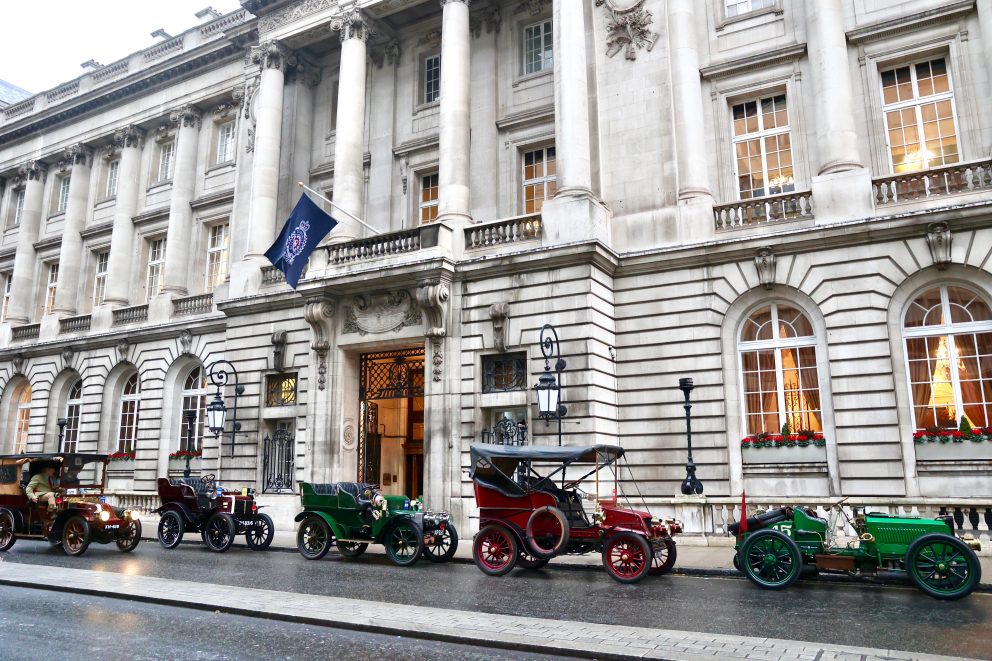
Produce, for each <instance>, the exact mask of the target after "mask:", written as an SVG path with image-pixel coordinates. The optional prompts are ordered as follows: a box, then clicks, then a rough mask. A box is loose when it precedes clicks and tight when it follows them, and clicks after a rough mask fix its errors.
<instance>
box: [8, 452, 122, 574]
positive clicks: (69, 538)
mask: <svg viewBox="0 0 992 661" xmlns="http://www.w3.org/2000/svg"><path fill="white" fill-rule="evenodd" d="M107 463H108V459H107V456H106V455H103V454H78V453H57V454H19V455H4V456H0V551H6V550H7V549H9V548H10V547H12V546H13V545H14V542H16V541H17V539H18V538H20V537H23V538H24V539H44V540H47V541H48V543H49V544H51V545H52V546H56V547H61V548H62V550H63V551H65V553H66V554H68V555H82V554H83V553H85V552H86V549H87V548H88V547H89V545H90V544H91V543H92V542H97V543H99V544H109V543H111V542H115V543H116V544H117V548H118V549H120V550H121V551H123V552H124V553H130V552H131V551H133V550H134V549H135V547H137V546H138V543H139V542H140V541H141V519H140V518H139V515H138V512H136V511H134V510H127V509H121V508H117V507H112V506H111V505H109V504H107V502H106V498H105V497H104V490H105V488H106V483H107ZM47 467H54V468H55V476H54V478H53V481H54V482H55V492H56V498H55V503H56V504H55V508H54V509H53V510H49V508H48V506H47V505H46V504H44V503H42V504H35V503H32V502H31V501H30V500H28V497H27V493H26V492H25V489H26V487H27V485H28V482H29V481H30V480H31V478H32V477H34V476H35V475H36V474H38V473H40V472H42V471H44V470H45V468H47Z"/></svg>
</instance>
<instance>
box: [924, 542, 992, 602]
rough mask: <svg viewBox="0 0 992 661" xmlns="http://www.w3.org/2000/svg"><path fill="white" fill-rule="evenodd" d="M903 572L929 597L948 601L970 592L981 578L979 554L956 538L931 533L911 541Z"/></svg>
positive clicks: (965, 595)
mask: <svg viewBox="0 0 992 661" xmlns="http://www.w3.org/2000/svg"><path fill="white" fill-rule="evenodd" d="M906 572H907V573H908V574H909V576H910V578H911V579H913V583H914V584H915V585H916V587H918V588H919V589H921V590H923V591H924V592H926V593H927V594H928V595H930V596H931V597H936V598H937V599H943V600H946V601H951V600H953V599H961V598H963V597H967V596H968V595H969V594H971V593H972V592H973V591H974V589H975V588H976V587H978V583H979V581H981V580H982V566H981V564H980V563H979V562H978V556H977V555H976V554H975V552H974V551H973V550H972V549H971V548H970V547H969V546H968V545H967V544H965V543H964V542H962V541H961V540H960V539H958V538H957V537H952V536H951V535H944V534H942V533H932V534H929V535H923V536H922V537H920V538H919V539H917V540H916V541H915V542H913V543H912V544H910V546H909V550H908V551H906Z"/></svg>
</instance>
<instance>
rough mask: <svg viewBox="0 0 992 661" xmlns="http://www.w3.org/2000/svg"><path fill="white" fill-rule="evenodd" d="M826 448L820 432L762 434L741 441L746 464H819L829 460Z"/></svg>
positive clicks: (825, 442) (746, 437)
mask: <svg viewBox="0 0 992 661" xmlns="http://www.w3.org/2000/svg"><path fill="white" fill-rule="evenodd" d="M826 446H827V441H826V439H825V438H824V437H823V434H822V433H820V432H815V433H814V432H798V433H795V434H769V433H762V434H755V435H753V436H745V437H744V438H742V439H741V455H742V458H743V460H744V463H746V464H753V463H762V464H765V463H787V464H794V463H817V462H825V461H826V460H827V451H826Z"/></svg>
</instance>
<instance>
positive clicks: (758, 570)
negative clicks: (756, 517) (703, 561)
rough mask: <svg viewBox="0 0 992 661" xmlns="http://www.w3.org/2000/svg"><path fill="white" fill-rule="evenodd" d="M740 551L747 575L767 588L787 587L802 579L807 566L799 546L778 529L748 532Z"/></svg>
mask: <svg viewBox="0 0 992 661" xmlns="http://www.w3.org/2000/svg"><path fill="white" fill-rule="evenodd" d="M738 555H739V556H740V559H739V561H738V562H739V564H740V565H741V570H742V571H743V572H744V575H745V576H747V577H748V580H750V581H751V582H752V583H754V584H755V585H757V586H758V587H759V588H764V589H766V590H784V589H785V588H787V587H789V586H790V585H792V584H793V583H795V582H796V581H797V580H799V574H800V573H801V572H802V568H803V556H802V554H801V553H800V552H799V547H798V546H796V543H795V542H794V541H792V538H791V537H789V536H788V535H786V534H785V533H783V532H779V531H778V530H770V529H765V530H759V531H757V532H755V533H752V534H750V535H748V538H747V539H746V540H744V544H743V545H742V546H741V550H740V551H739V552H738Z"/></svg>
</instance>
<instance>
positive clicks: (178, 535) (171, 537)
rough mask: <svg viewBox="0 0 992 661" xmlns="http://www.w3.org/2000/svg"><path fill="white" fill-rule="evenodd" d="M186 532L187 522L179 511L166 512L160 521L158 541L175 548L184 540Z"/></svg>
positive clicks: (164, 545)
mask: <svg viewBox="0 0 992 661" xmlns="http://www.w3.org/2000/svg"><path fill="white" fill-rule="evenodd" d="M184 532H186V522H185V521H183V517H182V516H180V514H179V512H166V513H165V514H163V515H162V518H161V519H159V522H158V543H159V544H161V545H162V546H163V547H165V548H167V549H174V548H176V547H177V546H179V542H181V541H183V533H184ZM203 541H204V542H206V541H207V540H206V539H204V540H203Z"/></svg>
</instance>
